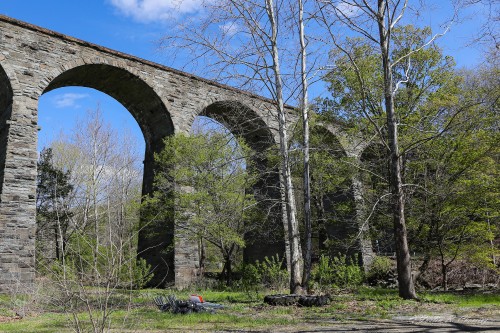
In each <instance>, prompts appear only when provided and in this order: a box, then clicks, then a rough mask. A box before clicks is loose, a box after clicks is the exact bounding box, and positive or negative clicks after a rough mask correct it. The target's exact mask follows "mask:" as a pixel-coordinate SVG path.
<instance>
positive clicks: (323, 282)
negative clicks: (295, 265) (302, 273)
mask: <svg viewBox="0 0 500 333" xmlns="http://www.w3.org/2000/svg"><path fill="white" fill-rule="evenodd" d="M311 276H312V280H313V281H314V282H316V283H317V285H318V286H319V287H320V288H331V287H333V288H348V287H355V286H359V285H360V284H361V283H362V282H363V278H364V273H363V270H362V268H361V267H359V266H358V265H357V264H355V263H353V260H352V259H351V258H349V257H347V256H346V255H338V256H337V257H333V258H330V257H328V256H325V255H322V256H321V257H320V259H319V262H318V264H317V265H316V266H315V267H314V268H313V270H312V272H311Z"/></svg>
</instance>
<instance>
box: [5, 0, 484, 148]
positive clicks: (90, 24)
mask: <svg viewBox="0 0 500 333" xmlns="http://www.w3.org/2000/svg"><path fill="white" fill-rule="evenodd" d="M431 3H432V1H431ZM200 4H201V2H200V1H198V0H86V1H70V0H45V1H43V0H2V1H1V2H0V13H1V14H3V15H7V16H10V17H13V18H16V19H19V20H22V21H25V22H29V23H32V24H35V25H38V26H41V27H44V28H47V29H51V30H55V31H57V32H60V33H63V34H66V35H70V36H73V37H76V38H80V39H83V40H86V41H89V42H92V43H95V44H99V45H102V46H106V47H109V48H111V49H115V50H118V51H121V52H125V53H129V54H132V55H134V56H138V57H141V58H145V59H148V60H151V61H155V62H159V63H162V64H165V65H168V66H172V67H180V65H181V64H176V63H172V60H171V59H169V58H167V57H166V56H165V55H162V53H161V52H158V51H157V48H156V42H157V41H158V40H159V39H160V37H161V36H163V35H165V34H166V32H167V31H168V23H169V21H170V20H171V19H172V16H173V15H175V16H176V17H182V15H189V16H190V17H193V15H197V14H198V13H199V12H200V11H201V7H200ZM477 10H478V9H476V12H472V11H470V12H469V13H467V15H466V17H465V19H464V20H463V22H462V23H461V24H457V25H455V26H453V27H452V30H451V31H450V33H448V34H447V35H446V36H445V37H443V38H442V39H441V40H440V41H439V45H440V46H441V47H443V48H444V49H445V52H446V53H447V54H451V55H453V56H454V57H455V59H456V61H457V64H458V66H460V67H462V66H465V67H471V68H473V67H474V66H477V65H478V64H479V63H480V62H481V61H483V59H482V54H483V53H482V50H481V49H480V48H479V46H467V43H468V42H469V41H470V40H471V38H472V36H473V35H474V34H475V33H476V32H477V29H478V28H479V27H480V25H481V23H482V21H481V16H480V15H478V14H477ZM448 14H449V11H447V10H446V9H444V10H435V11H429V12H428V13H426V15H425V16H422V19H423V20H425V21H424V22H425V23H426V24H431V25H434V24H435V23H436V22H440V21H442V20H443V18H444V17H446V15H448ZM316 91H319V93H323V92H324V88H322V87H319V88H316ZM313 97H314V96H313ZM97 103H100V105H101V108H102V109H103V110H104V114H105V117H106V120H107V121H110V122H112V124H113V126H115V127H117V128H118V127H123V126H126V127H128V128H130V129H131V131H132V132H133V133H135V134H136V135H137V136H138V137H140V130H139V128H138V126H137V124H136V123H135V120H134V119H133V118H132V117H131V116H130V114H129V113H128V112H127V111H126V110H125V109H124V108H123V107H122V106H121V105H120V104H119V103H118V102H116V101H115V100H113V99H112V98H110V97H109V96H107V95H105V94H102V93H100V92H96V91H94V90H90V89H84V88H63V89H57V90H54V91H52V92H50V93H47V94H45V95H43V96H42V97H41V99H40V104H39V125H40V127H41V128H42V130H41V132H40V139H39V147H41V146H44V145H47V144H48V143H49V142H50V141H51V140H52V138H53V137H55V136H57V134H58V133H59V132H61V131H64V130H67V129H68V128H71V127H72V124H74V122H75V121H76V119H77V118H78V116H79V115H80V116H82V115H83V114H84V113H85V110H87V109H89V108H95V107H96V105H97ZM141 140H142V139H141ZM141 144H142V143H141Z"/></svg>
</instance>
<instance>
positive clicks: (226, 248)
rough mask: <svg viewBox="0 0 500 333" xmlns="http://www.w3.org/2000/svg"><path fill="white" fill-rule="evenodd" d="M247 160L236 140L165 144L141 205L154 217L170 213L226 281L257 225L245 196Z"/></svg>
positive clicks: (202, 138)
mask: <svg viewBox="0 0 500 333" xmlns="http://www.w3.org/2000/svg"><path fill="white" fill-rule="evenodd" d="M251 156H252V153H251V149H250V148H249V147H248V146H247V145H246V144H245V143H244V142H243V141H242V140H238V139H236V138H234V137H232V136H231V135H230V134H229V133H223V132H211V133H199V134H193V135H191V136H186V135H182V134H181V135H176V136H172V137H169V138H166V139H165V148H164V150H163V151H161V152H160V153H159V154H156V155H155V160H156V162H157V165H158V171H157V173H156V175H155V187H156V188H157V191H156V192H155V194H154V197H153V198H152V199H151V200H149V201H148V203H147V204H148V205H149V206H150V207H151V206H153V207H155V208H156V210H157V211H160V214H169V212H172V211H174V218H173V220H174V221H175V225H176V227H177V230H178V231H179V232H182V233H184V236H186V237H189V238H191V239H192V240H193V241H197V242H201V241H203V242H206V243H208V244H209V245H210V246H213V247H215V248H217V249H218V251H219V254H220V257H219V261H222V262H224V271H225V272H224V275H225V276H226V278H230V275H231V274H230V271H231V265H232V262H233V261H234V259H235V256H236V254H237V253H238V250H239V249H241V248H243V247H244V246H245V240H244V235H245V233H247V232H250V231H253V230H256V229H258V222H259V221H260V219H259V218H258V215H259V212H258V210H257V209H256V208H257V203H256V200H255V198H254V195H253V191H251V189H252V186H253V185H254V184H255V182H256V175H255V174H254V173H252V170H254V169H255V168H254V167H253V166H252V157H251ZM163 203H167V205H164V204H163ZM173 206H175V210H172V209H170V208H171V207H173ZM165 208H167V209H166V210H167V211H168V212H167V213H162V211H164V210H165ZM171 220H172V219H171Z"/></svg>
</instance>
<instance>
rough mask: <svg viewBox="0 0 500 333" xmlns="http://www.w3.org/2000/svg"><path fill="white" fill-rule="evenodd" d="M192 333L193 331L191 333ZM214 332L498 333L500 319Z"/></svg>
mask: <svg viewBox="0 0 500 333" xmlns="http://www.w3.org/2000/svg"><path fill="white" fill-rule="evenodd" d="M193 332H194V331H193ZM214 332H217V333H236V332H259V333H292V332H296V333H316V332H317V333H320V332H321V333H327V332H333V333H340V332H381V333H382V332H385V333H414V332H428V333H442V332H499V333H500V318H498V319H477V318H464V317H454V316H452V315H436V316H414V317H410V316H408V317H404V316H401V317H394V318H392V319H390V320H368V321H349V322H335V321H331V322H328V321H321V322H317V323H307V324H304V325H300V326H294V327H282V328H279V329H278V328H276V329H271V330H264V331H252V330H230V331H214Z"/></svg>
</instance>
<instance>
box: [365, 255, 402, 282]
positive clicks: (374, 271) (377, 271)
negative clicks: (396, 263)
mask: <svg viewBox="0 0 500 333" xmlns="http://www.w3.org/2000/svg"><path fill="white" fill-rule="evenodd" d="M366 280H367V282H368V283H369V284H370V285H381V286H385V287H387V286H390V285H392V284H394V283H395V274H394V271H393V263H392V260H391V258H389V257H381V256H377V257H375V258H374V259H373V262H372V265H371V267H370V269H369V270H368V273H367V276H366Z"/></svg>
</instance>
